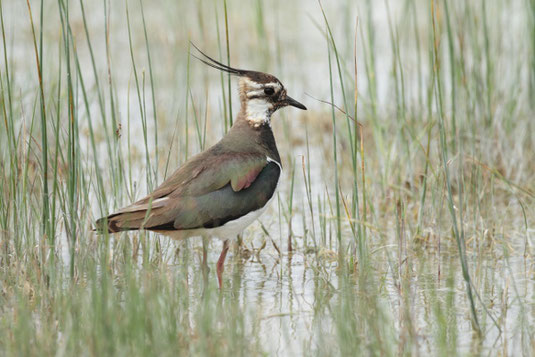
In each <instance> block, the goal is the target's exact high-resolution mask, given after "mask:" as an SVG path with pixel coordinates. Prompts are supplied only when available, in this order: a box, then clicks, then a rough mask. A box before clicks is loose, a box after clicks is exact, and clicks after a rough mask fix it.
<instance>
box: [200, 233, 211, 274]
mask: <svg viewBox="0 0 535 357" xmlns="http://www.w3.org/2000/svg"><path fill="white" fill-rule="evenodd" d="M201 268H202V275H203V277H204V281H205V282H206V281H208V273H209V272H210V268H209V267H208V238H207V237H202V266H201Z"/></svg>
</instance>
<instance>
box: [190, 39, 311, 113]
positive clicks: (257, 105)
mask: <svg viewBox="0 0 535 357" xmlns="http://www.w3.org/2000/svg"><path fill="white" fill-rule="evenodd" d="M193 46H194V47H195V48H196V49H197V51H199V52H200V53H201V54H202V55H203V57H204V58H199V57H197V58H198V59H199V60H201V61H202V62H204V63H205V64H207V65H208V66H210V67H214V68H216V69H219V70H220V71H224V72H227V73H230V74H233V75H236V76H238V77H240V79H239V90H240V101H241V105H242V111H243V112H244V115H245V116H246V119H247V120H249V121H252V122H255V123H263V122H267V123H269V121H270V119H271V115H272V114H273V113H274V112H275V111H277V110H278V109H280V108H283V107H286V106H289V105H290V106H292V107H296V108H299V109H303V110H306V109H307V108H306V107H305V106H304V105H303V104H301V103H299V102H298V101H297V100H295V99H293V98H292V97H290V96H289V95H288V94H287V93H286V88H284V85H283V84H282V83H281V81H279V80H278V79H277V77H275V76H273V75H271V74H268V73H263V72H256V71H248V70H243V69H237V68H232V67H229V66H227V65H225V64H223V63H221V62H219V61H216V60H214V59H213V58H211V57H209V56H208V55H206V54H205V53H203V52H202V51H201V50H199V49H198V48H197V47H196V46H195V45H193Z"/></svg>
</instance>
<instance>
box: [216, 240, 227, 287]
mask: <svg viewBox="0 0 535 357" xmlns="http://www.w3.org/2000/svg"><path fill="white" fill-rule="evenodd" d="M227 252H228V239H227V240H226V241H224V242H223V250H222V251H221V255H220V256H219V260H218V261H217V280H218V281H219V289H221V287H222V286H223V277H222V275H223V270H224V264H225V258H226V257H227Z"/></svg>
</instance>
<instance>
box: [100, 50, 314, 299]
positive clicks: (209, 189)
mask: <svg viewBox="0 0 535 357" xmlns="http://www.w3.org/2000/svg"><path fill="white" fill-rule="evenodd" d="M192 45H193V47H195V49H196V50H197V51H198V52H199V53H200V57H199V56H196V55H193V56H194V57H196V58H197V59H198V60H200V61H201V62H203V63H204V64H206V65H208V66H210V67H213V68H215V69H217V70H220V71H223V72H226V73H229V74H231V75H233V76H236V77H238V84H239V88H238V92H239V98H240V111H239V113H238V114H237V116H236V119H235V120H234V123H233V125H232V126H231V128H230V129H229V130H228V132H227V133H226V134H225V135H224V136H223V137H222V138H221V139H220V140H219V141H218V142H217V143H216V144H214V145H213V146H211V147H210V148H208V149H206V150H205V151H202V152H200V153H198V154H196V155H194V156H192V157H191V158H190V159H188V160H187V161H186V162H185V163H184V164H183V165H182V166H180V167H179V168H178V169H176V171H174V173H172V174H171V175H170V176H169V177H168V178H167V179H165V180H164V181H163V182H162V183H161V184H160V185H159V186H158V187H157V188H156V189H155V190H154V191H153V192H151V193H149V194H148V195H147V196H145V197H143V198H142V199H140V200H138V201H136V202H134V203H132V204H131V205H129V206H126V207H124V208H121V209H119V210H118V211H116V212H114V213H112V214H110V215H108V216H106V217H102V218H100V219H98V220H97V221H96V229H95V230H96V231H99V232H100V233H105V232H107V233H116V232H123V231H132V230H148V231H153V232H156V233H159V234H163V235H165V236H169V237H170V238H172V239H176V240H182V239H186V238H190V237H202V238H203V242H204V240H205V239H210V238H219V239H221V240H222V241H223V249H222V251H221V254H220V256H219V259H218V261H217V264H216V268H217V279H218V283H219V288H220V289H221V288H222V285H223V270H224V263H225V258H226V256H227V252H228V249H229V241H230V240H232V239H235V237H236V236H237V235H238V234H239V233H241V232H242V231H243V230H244V229H245V228H246V227H247V226H249V225H250V224H251V223H253V222H254V221H255V220H256V219H257V218H258V217H259V216H260V215H261V214H262V213H263V212H264V211H265V210H266V208H267V207H268V205H269V203H270V201H272V200H273V198H274V196H275V191H276V189H277V186H278V184H279V180H280V177H281V172H282V163H281V158H280V155H279V152H278V150H277V145H276V142H275V137H274V135H273V131H272V128H271V117H272V115H273V113H275V112H276V111H277V110H278V109H281V108H284V107H287V106H292V107H295V108H299V109H302V110H306V109H307V108H306V107H305V106H304V105H303V104H301V103H300V102H298V101H297V100H295V99H293V98H291V97H290V96H288V94H287V92H286V88H285V87H284V85H283V84H282V83H281V81H280V80H279V79H277V78H276V77H275V76H273V75H271V74H268V73H263V72H258V71H251V70H243V69H237V68H234V67H231V66H229V65H226V64H223V63H221V62H219V61H217V60H215V59H213V58H212V57H210V56H208V55H207V54H205V53H204V52H202V51H201V50H200V49H199V48H198V47H197V46H195V45H194V44H192ZM203 263H204V264H206V252H204V257H203Z"/></svg>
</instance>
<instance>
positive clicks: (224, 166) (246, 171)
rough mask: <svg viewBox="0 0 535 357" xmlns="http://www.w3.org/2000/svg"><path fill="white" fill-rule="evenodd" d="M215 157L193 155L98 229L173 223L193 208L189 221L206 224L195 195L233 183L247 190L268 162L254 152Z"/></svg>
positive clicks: (115, 229) (113, 230) (100, 220)
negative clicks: (145, 194)
mask: <svg viewBox="0 0 535 357" xmlns="http://www.w3.org/2000/svg"><path fill="white" fill-rule="evenodd" d="M214 159H216V160H210V159H205V160H199V158H192V160H191V161H189V162H188V163H186V164H185V165H184V166H182V167H181V168H180V169H179V170H177V171H176V172H175V173H174V174H173V175H172V176H171V177H169V179H168V180H166V181H165V182H164V183H162V185H160V186H159V187H158V188H157V189H156V190H155V191H154V192H153V193H152V194H150V195H148V196H147V197H145V198H143V199H141V200H139V201H137V202H136V203H134V204H132V205H131V206H128V207H125V208H123V209H121V210H119V211H117V212H115V213H113V214H111V215H109V216H108V217H104V218H101V219H99V220H98V221H97V222H96V225H97V228H96V230H98V231H101V232H102V231H106V230H107V231H108V232H109V233H115V232H120V231H126V230H137V229H151V227H157V226H162V225H170V226H173V222H174V221H175V219H176V218H177V217H176V215H177V214H178V213H179V212H181V213H182V214H183V213H184V211H189V213H188V216H189V217H188V220H189V221H191V222H195V221H199V223H200V224H201V225H202V224H203V223H202V217H198V218H199V219H196V218H195V217H194V216H195V215H196V214H197V212H200V211H202V210H204V209H205V208H204V207H195V206H194V205H193V204H194V202H196V200H194V199H193V198H195V197H199V196H202V195H205V194H207V193H209V192H214V191H216V190H218V189H221V188H222V187H224V186H225V185H227V184H229V183H230V186H231V187H232V190H233V191H234V192H238V191H242V190H246V189H247V188H248V187H250V186H251V184H252V183H253V182H254V181H255V179H256V178H257V177H258V175H259V174H260V172H261V171H262V170H263V168H264V167H265V166H266V164H267V159H266V158H265V157H262V156H260V155H250V154H247V155H238V156H235V155H233V156H225V155H222V157H217V158H214ZM207 204H210V202H208V203H207ZM201 215H202V214H201ZM175 226H176V227H177V228H178V227H179V226H181V224H180V222H175Z"/></svg>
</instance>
